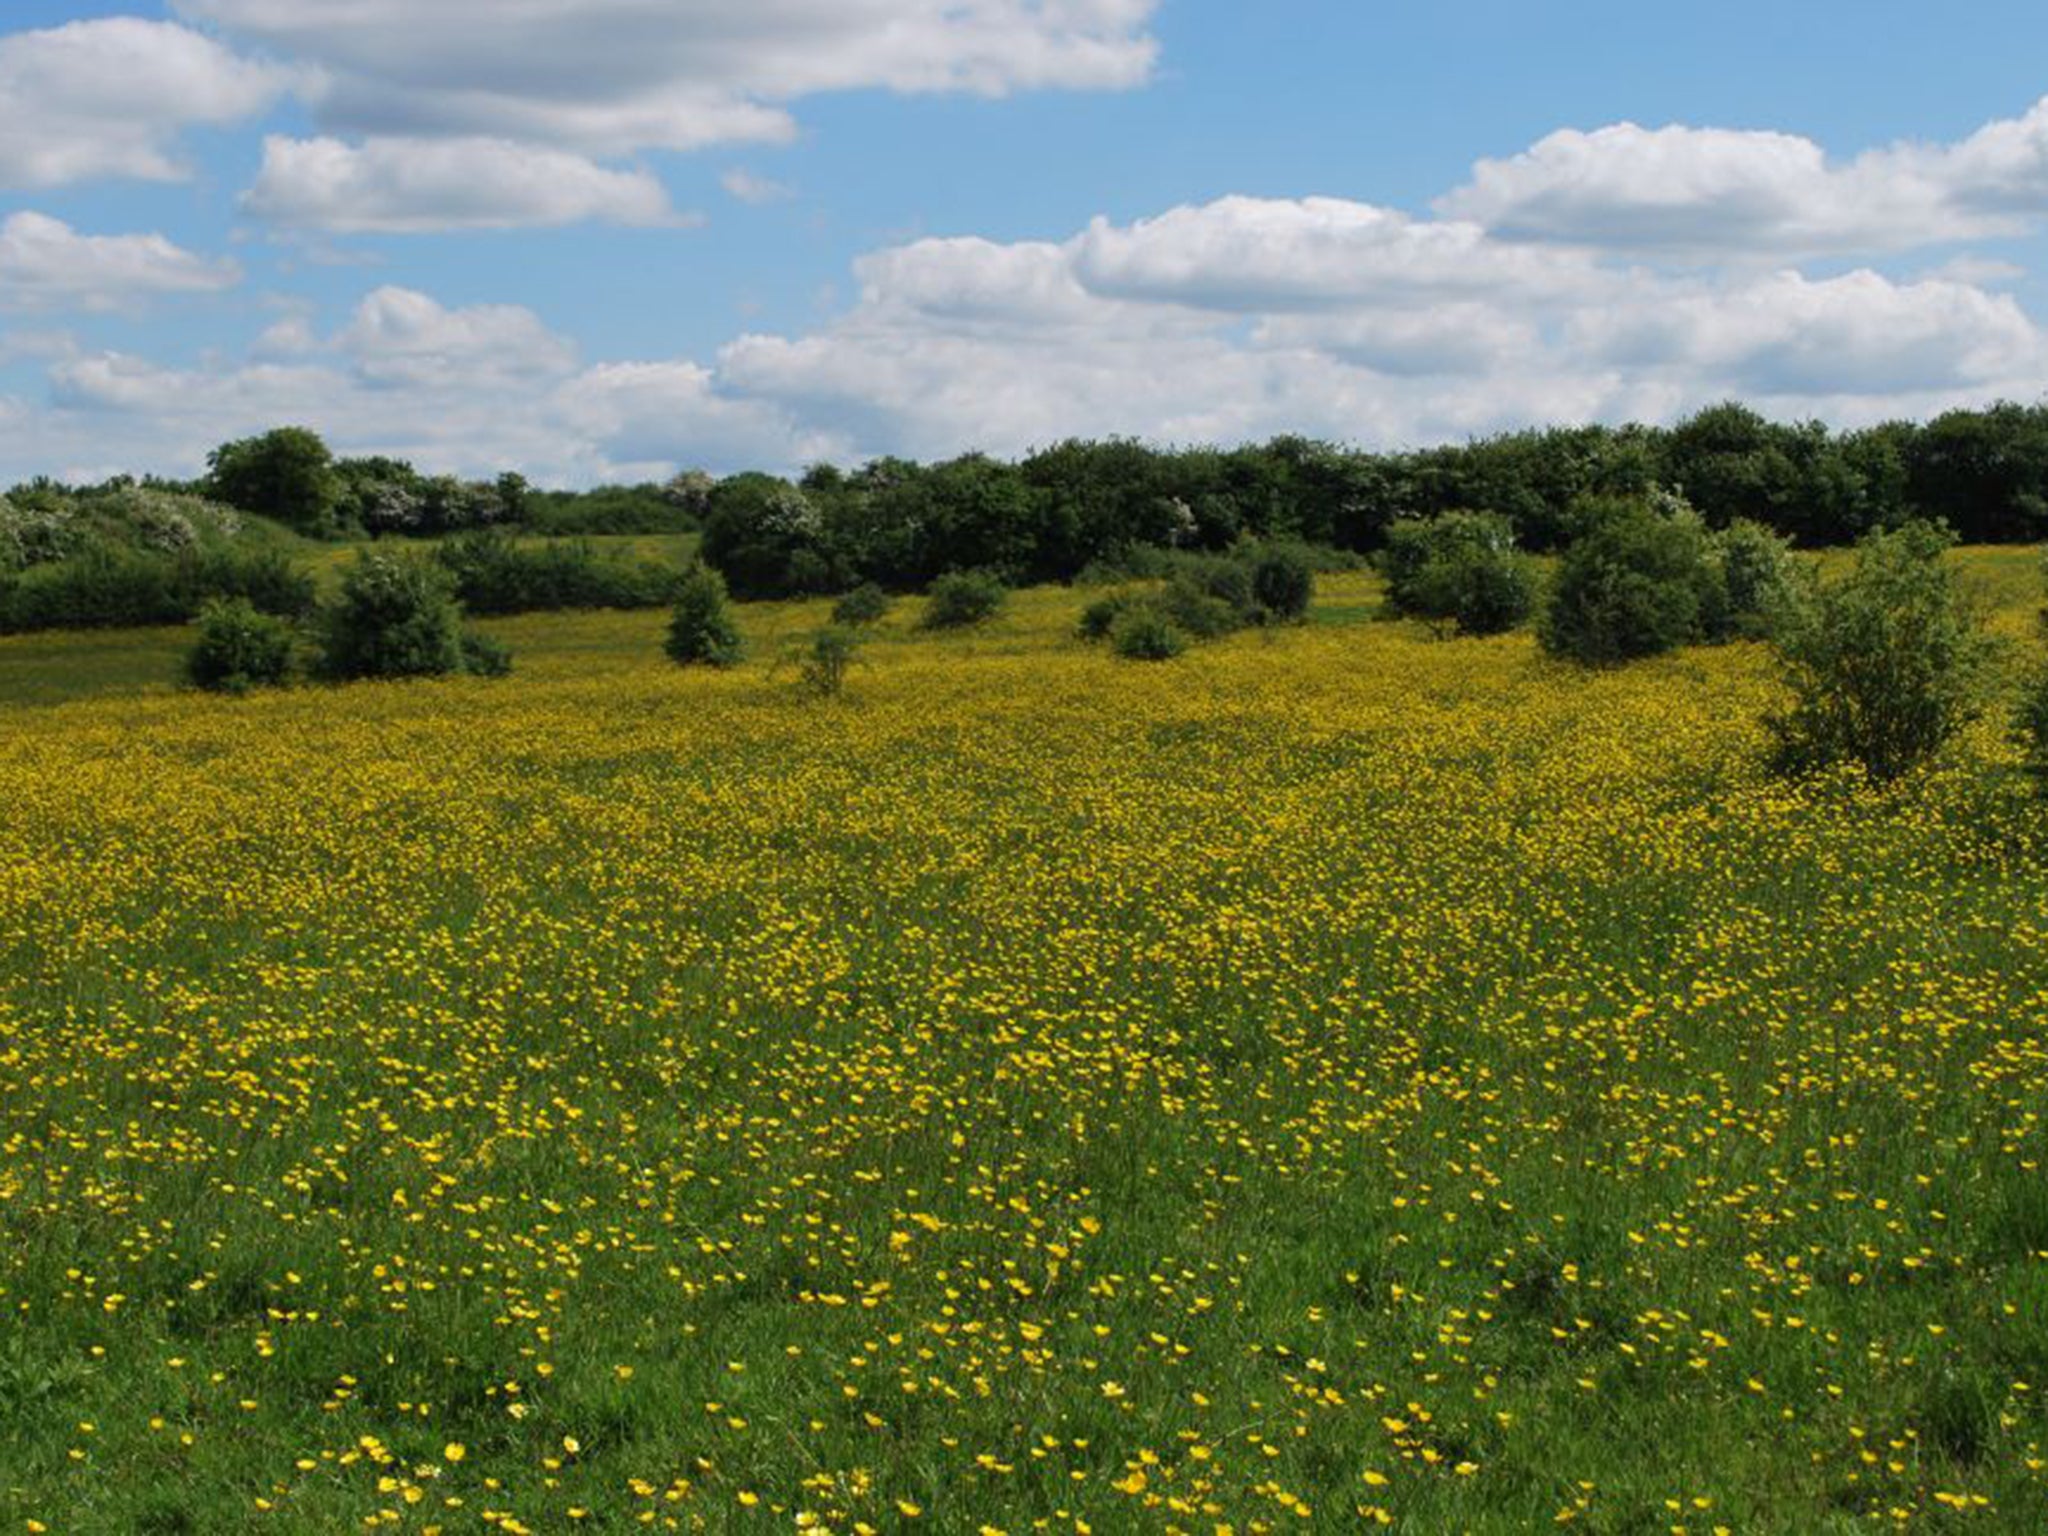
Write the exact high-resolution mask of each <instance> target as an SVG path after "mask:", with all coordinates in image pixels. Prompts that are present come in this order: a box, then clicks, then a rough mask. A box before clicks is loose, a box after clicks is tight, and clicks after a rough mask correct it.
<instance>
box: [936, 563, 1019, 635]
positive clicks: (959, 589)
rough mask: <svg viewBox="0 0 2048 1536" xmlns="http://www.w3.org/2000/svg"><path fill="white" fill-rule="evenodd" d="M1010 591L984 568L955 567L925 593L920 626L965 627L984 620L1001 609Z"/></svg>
mask: <svg viewBox="0 0 2048 1536" xmlns="http://www.w3.org/2000/svg"><path fill="white" fill-rule="evenodd" d="M1009 595H1010V594H1009V592H1008V591H1007V590H1006V589H1005V588H1004V586H1003V584H1002V583H1001V582H1000V581H998V580H997V579H996V578H995V577H993V576H991V575H989V574H988V573H987V572H985V571H954V572H952V573H951V574H950V575H946V576H941V577H940V578H939V579H938V580H937V581H935V582H933V583H932V584H931V589H930V590H929V591H928V592H927V593H926V594H925V603H924V614H923V616H922V617H921V618H920V619H919V620H918V627H919V628H921V629H966V628H969V627H970V626H972V625H975V624H981V623H985V622H986V621H988V620H989V619H992V618H994V617H995V616H996V614H997V613H998V612H999V611H1000V610H1001V609H1002V606H1003V603H1004V602H1005V601H1006V600H1007V599H1008V597H1009Z"/></svg>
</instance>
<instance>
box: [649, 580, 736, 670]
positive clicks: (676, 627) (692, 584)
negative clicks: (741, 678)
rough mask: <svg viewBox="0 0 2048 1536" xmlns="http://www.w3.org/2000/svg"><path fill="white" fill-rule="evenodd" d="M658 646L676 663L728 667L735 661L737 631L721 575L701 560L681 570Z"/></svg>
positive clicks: (733, 664) (734, 663) (679, 664)
mask: <svg viewBox="0 0 2048 1536" xmlns="http://www.w3.org/2000/svg"><path fill="white" fill-rule="evenodd" d="M662 648H663V650H664V651H665V652H666V653H667V655H668V659H669V660H670V661H673V662H675V663H676V664H677V665H678V666H685V667H687V666H706V667H730V666H735V665H737V664H738V662H739V659H740V656H741V654H742V648H741V645H740V632H739V627H738V626H737V625H736V624H734V623H733V621H732V612H731V607H730V605H729V604H728V603H727V601H726V591H725V579H724V578H723V577H722V576H720V575H719V574H718V572H717V571H715V570H713V569H712V568H711V567H710V566H708V565H705V564H704V563H703V562H702V561H697V562H695V563H693V564H692V565H691V566H690V568H689V569H688V570H687V571H685V572H684V573H683V578H682V582H681V583H680V585H679V586H678V588H677V591H676V601H675V607H674V609H673V610H672V611H671V612H670V614H669V620H668V636H667V638H666V640H665V641H664V642H663V647H662Z"/></svg>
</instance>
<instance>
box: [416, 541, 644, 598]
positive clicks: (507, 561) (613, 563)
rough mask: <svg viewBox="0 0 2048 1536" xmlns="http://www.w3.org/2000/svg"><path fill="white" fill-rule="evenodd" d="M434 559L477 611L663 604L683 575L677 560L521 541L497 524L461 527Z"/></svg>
mask: <svg viewBox="0 0 2048 1536" xmlns="http://www.w3.org/2000/svg"><path fill="white" fill-rule="evenodd" d="M434 558H435V560H436V561H438V562H439V563H440V565H441V566H442V567H443V568H444V569H445V570H447V572H448V573H449V575H450V576H451V577H453V578H454V581H455V594H456V596H457V597H459V598H461V599H462V605H463V607H465V608H466V609H468V610H469V611H470V612H471V613H488V614H503V613H534V612H542V611H549V612H553V611H560V610H564V609H575V608H659V607H662V606H663V605H664V604H667V603H671V602H673V601H675V598H676V593H677V589H678V586H679V584H680V582H681V580H682V572H681V570H680V569H679V568H678V567H676V566H673V565H667V564H664V563H663V562H661V561H658V560H634V559H626V558H622V557H620V556H617V555H607V554H600V553H599V552H598V549H597V547H596V546H595V545H593V544H592V543H590V542H589V541H588V540H586V539H566V540H561V539H558V540H549V541H548V542H546V543H541V544H522V543H520V542H519V541H518V540H516V539H514V538H512V537H511V536H510V535H509V534H506V533H504V532H503V531H501V530H498V529H486V530H481V531H478V532H474V533H464V534H458V535H456V536H455V537H453V538H450V539H448V540H445V541H444V542H442V543H441V544H440V545H438V546H437V547H436V548H435V550H434Z"/></svg>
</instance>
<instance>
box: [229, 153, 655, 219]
mask: <svg viewBox="0 0 2048 1536" xmlns="http://www.w3.org/2000/svg"><path fill="white" fill-rule="evenodd" d="M243 206H245V207H246V208H248V210H249V211H250V212H252V213H255V214H258V215H260V216H261V217H263V218H266V219H269V220H271V221H272V222H273V223H277V224H281V225H288V226H293V227H296V228H302V229H314V230H324V231H328V232H332V233H351V234H359V233H366V232H378V233H400V234H403V233H415V232H420V231H427V230H450V229H509V228H515V227H532V226H538V225H553V224H576V223H582V222H584V221H586V220H593V221H603V222H608V223H614V224H663V223H671V222H675V221H676V216H675V214H674V213H673V211H672V210H671V209H670V207H669V200H668V193H667V192H666V190H664V189H663V187H662V185H661V182H660V181H659V180H658V179H657V178H656V177H655V176H654V175H652V174H651V173H650V172H648V171H645V170H609V169H606V168H605V167H603V166H600V165H596V164H594V163H592V162H591V161H589V160H586V159H584V158H583V157H582V156H580V155H574V154H569V153H567V152H565V151H562V150H556V149H544V148H540V147H538V146H535V145H530V144H514V143H509V142H507V141H505V140H502V139H371V140H369V141H368V142H367V143H364V144H348V143H344V142H343V141H341V140H340V139H331V138H316V139H292V138H284V137H281V136H278V135H272V136H270V137H268V138H266V139H265V140H264V141H263V168H262V170H261V171H260V172H259V174H258V175H257V178H256V184H255V186H254V187H252V188H251V189H250V190H249V192H248V193H247V194H246V195H245V196H244V198H243Z"/></svg>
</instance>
